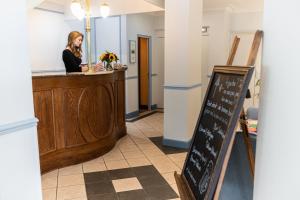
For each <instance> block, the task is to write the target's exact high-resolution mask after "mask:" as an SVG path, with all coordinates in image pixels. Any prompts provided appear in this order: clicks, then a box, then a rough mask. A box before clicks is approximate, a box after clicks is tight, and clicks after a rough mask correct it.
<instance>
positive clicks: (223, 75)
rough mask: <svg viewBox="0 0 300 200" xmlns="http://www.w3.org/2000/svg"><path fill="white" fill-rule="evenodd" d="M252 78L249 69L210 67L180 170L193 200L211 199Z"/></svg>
mask: <svg viewBox="0 0 300 200" xmlns="http://www.w3.org/2000/svg"><path fill="white" fill-rule="evenodd" d="M252 74H253V68H252V67H226V66H225V67H224V66H223V67H221V66H216V67H214V70H213V74H212V77H211V80H210V84H209V87H208V89H207V92H206V96H205V99H204V101H203V105H202V109H201V112H200V115H199V118H198V121H197V125H196V128H195V131H194V135H193V139H192V142H191V147H190V150H189V153H188V155H187V158H186V161H185V164H184V167H183V170H182V177H183V180H184V182H185V183H186V184H187V185H188V188H189V191H190V193H191V194H192V196H193V197H194V198H195V199H197V200H203V199H205V200H211V199H212V198H213V196H214V192H215V188H216V185H217V183H218V179H219V176H220V173H221V169H222V165H223V162H224V158H225V155H226V152H227V148H228V145H229V143H230V140H231V137H232V134H233V131H234V129H235V126H236V123H237V120H238V118H239V115H240V112H241V109H242V106H243V103H244V99H245V96H246V92H247V88H248V86H249V82H250V79H251V77H252Z"/></svg>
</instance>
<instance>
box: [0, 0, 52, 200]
mask: <svg viewBox="0 0 300 200" xmlns="http://www.w3.org/2000/svg"><path fill="white" fill-rule="evenodd" d="M26 13H27V12H26V0H9V1H5V3H3V5H2V6H1V7H0V27H1V39H2V40H1V46H2V48H1V49H0V57H1V65H0V71H1V73H0V92H1V98H0V163H1V164H0V199H1V200H6V199H22V200H41V199H42V192H41V177H40V165H39V152H38V142H37V133H36V119H35V118H34V114H33V101H32V88H31V85H32V81H31V72H30V64H29V53H28V52H29V51H28V44H27V43H28V34H27V24H26V22H27V19H26V18H27V16H26ZM37 30H38V27H37ZM45 48H47V47H45Z"/></svg>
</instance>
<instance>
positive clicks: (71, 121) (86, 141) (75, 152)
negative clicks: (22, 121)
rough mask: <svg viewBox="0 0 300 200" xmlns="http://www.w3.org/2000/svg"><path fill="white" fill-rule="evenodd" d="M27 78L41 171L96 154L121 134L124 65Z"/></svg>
mask: <svg viewBox="0 0 300 200" xmlns="http://www.w3.org/2000/svg"><path fill="white" fill-rule="evenodd" d="M32 83H33V97H34V110H35V116H36V117H37V118H38V119H39V123H38V141H39V151H40V163H41V171H42V173H45V172H47V171H50V170H52V169H57V168H61V167H65V166H68V165H73V164H77V163H81V162H84V161H87V160H91V159H93V158H96V157H98V156H101V155H103V154H105V153H106V152H108V151H109V150H111V149H112V148H113V146H114V145H115V144H116V141H117V140H118V139H119V138H120V137H122V136H124V135H125V134H126V124H125V71H124V70H118V71H114V72H110V73H105V74H94V75H84V74H68V75H51V76H50V75H49V76H33V78H32Z"/></svg>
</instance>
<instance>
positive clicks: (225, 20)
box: [202, 9, 263, 108]
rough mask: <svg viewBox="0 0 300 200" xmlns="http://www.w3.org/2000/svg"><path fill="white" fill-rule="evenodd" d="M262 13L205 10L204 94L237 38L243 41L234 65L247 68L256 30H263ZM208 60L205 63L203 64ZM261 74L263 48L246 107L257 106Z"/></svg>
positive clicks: (259, 55) (203, 45) (257, 62)
mask: <svg viewBox="0 0 300 200" xmlns="http://www.w3.org/2000/svg"><path fill="white" fill-rule="evenodd" d="M262 15H263V13H262V12H233V11H232V10H231V9H222V10H212V11H205V12H204V15H203V25H204V26H209V28H208V33H207V34H205V36H203V43H202V48H203V51H202V58H203V63H202V65H203V68H202V71H203V73H204V74H203V78H204V79H203V85H204V87H203V91H206V88H207V85H208V82H209V79H210V75H211V72H212V69H213V66H215V65H225V64H226V61H227V58H228V54H229V51H230V49H231V46H232V42H233V38H234V36H236V35H237V36H239V37H240V38H241V41H240V44H239V48H238V50H237V53H236V56H235V60H234V62H233V65H238V66H244V65H245V64H246V63H247V59H248V56H249V52H250V48H251V45H252V41H253V38H254V34H255V31H256V30H258V29H262V19H263V17H262ZM204 61H205V62H204ZM260 71H261V49H260V51H259V54H258V57H257V61H256V65H255V73H254V75H253V78H252V81H251V83H250V87H249V88H250V91H251V94H252V98H251V99H246V100H245V108H248V107H249V106H258V103H259V86H256V83H257V81H258V80H259V79H260Z"/></svg>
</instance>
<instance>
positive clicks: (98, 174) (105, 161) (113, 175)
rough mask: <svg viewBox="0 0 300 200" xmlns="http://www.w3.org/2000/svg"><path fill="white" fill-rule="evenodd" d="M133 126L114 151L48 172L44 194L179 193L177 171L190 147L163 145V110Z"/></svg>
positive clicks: (88, 198) (117, 196) (121, 199)
mask: <svg viewBox="0 0 300 200" xmlns="http://www.w3.org/2000/svg"><path fill="white" fill-rule="evenodd" d="M127 132H128V135H127V136H125V137H123V138H122V139H120V141H119V142H118V143H117V145H116V146H115V147H114V148H113V149H112V150H111V151H110V152H109V153H107V154H105V155H103V156H101V157H99V158H96V159H94V160H92V161H88V162H85V163H82V164H79V165H74V166H70V167H66V168H62V169H58V170H54V171H52V172H50V173H47V174H45V175H43V176H42V185H43V199H44V200H98V199H99V200H143V199H147V200H150V199H151V200H156V199H157V200H167V199H179V198H178V190H177V186H176V183H175V179H174V176H173V173H174V171H177V172H181V169H182V166H183V164H184V161H185V157H186V152H185V151H182V150H180V149H171V148H170V149H169V148H165V147H162V146H161V139H162V134H163V113H155V114H153V115H151V116H148V117H146V118H143V119H140V120H138V121H135V122H130V123H127ZM149 138H150V139H149ZM152 141H154V143H153V142H152Z"/></svg>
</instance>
